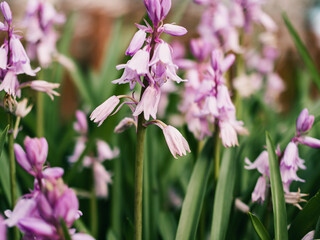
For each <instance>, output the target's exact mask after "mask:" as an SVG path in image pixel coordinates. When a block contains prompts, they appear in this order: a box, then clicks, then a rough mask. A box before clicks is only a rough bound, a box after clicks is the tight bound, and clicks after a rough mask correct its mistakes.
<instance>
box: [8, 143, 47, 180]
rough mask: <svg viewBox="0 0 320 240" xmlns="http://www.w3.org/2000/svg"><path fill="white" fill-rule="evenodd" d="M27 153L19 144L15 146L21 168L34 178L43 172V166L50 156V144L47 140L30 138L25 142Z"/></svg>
mask: <svg viewBox="0 0 320 240" xmlns="http://www.w3.org/2000/svg"><path fill="white" fill-rule="evenodd" d="M24 146H25V149H26V152H24V151H23V149H22V147H21V146H20V145H19V144H14V151H15V155H16V159H17V161H18V163H19V164H20V166H21V167H22V168H23V169H24V170H26V171H27V172H28V173H29V174H31V175H33V176H38V175H39V174H41V172H42V168H43V164H44V162H45V161H46V159H47V155H48V143H47V141H46V139H45V138H30V137H26V138H25V140H24Z"/></svg>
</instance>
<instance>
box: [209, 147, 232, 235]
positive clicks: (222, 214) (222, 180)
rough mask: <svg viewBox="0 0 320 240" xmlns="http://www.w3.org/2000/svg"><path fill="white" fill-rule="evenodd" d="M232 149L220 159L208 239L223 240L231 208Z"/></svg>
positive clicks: (227, 150) (226, 151)
mask: <svg viewBox="0 0 320 240" xmlns="http://www.w3.org/2000/svg"><path fill="white" fill-rule="evenodd" d="M233 151H234V150H233V149H226V150H225V152H224V155H223V158H222V164H221V169H220V173H219V178H218V183H217V188H216V192H215V194H214V206H213V219H212V226H211V238H210V239H217V240H220V239H225V236H226V233H227V228H228V223H229V215H230V211H231V207H232V202H233V201H232V200H233V189H234V185H235V176H236V175H235V173H236V166H237V165H236V164H234V158H233V157H232V156H233V154H232V152H233Z"/></svg>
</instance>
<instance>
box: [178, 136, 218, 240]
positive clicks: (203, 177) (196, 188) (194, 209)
mask: <svg viewBox="0 0 320 240" xmlns="http://www.w3.org/2000/svg"><path fill="white" fill-rule="evenodd" d="M212 156H213V149H212V138H210V139H208V141H207V142H206V145H205V146H204V149H203V150H202V153H201V155H200V157H199V159H198V160H197V161H196V163H195V166H194V169H193V172H192V176H191V178H190V182H189V184H188V189H187V192H186V196H185V198H184V201H183V205H182V209H181V214H180V220H179V224H178V229H177V234H176V238H175V239H176V240H187V239H195V236H196V231H197V228H198V223H199V218H200V213H201V209H202V205H203V200H204V196H205V193H206V186H207V182H208V178H209V173H210V172H209V171H210V169H211V168H212V167H211V165H212V164H213V161H212Z"/></svg>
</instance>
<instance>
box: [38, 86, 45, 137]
mask: <svg viewBox="0 0 320 240" xmlns="http://www.w3.org/2000/svg"><path fill="white" fill-rule="evenodd" d="M43 110H44V102H43V93H42V92H37V136H38V137H39V138H40V137H43V136H44V112H43Z"/></svg>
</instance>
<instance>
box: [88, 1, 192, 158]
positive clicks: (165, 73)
mask: <svg viewBox="0 0 320 240" xmlns="http://www.w3.org/2000/svg"><path fill="white" fill-rule="evenodd" d="M144 4H145V6H146V8H147V12H148V16H149V19H150V20H151V22H152V26H151V25H150V24H149V23H148V22H147V21H145V25H140V24H136V26H137V28H138V29H139V30H138V31H137V32H136V33H135V35H134V36H133V38H132V40H131V42H130V45H129V47H128V49H127V50H126V55H130V56H132V58H131V59H130V60H129V61H128V62H127V63H126V64H121V65H118V66H117V69H124V72H123V74H122V76H121V77H120V78H119V79H117V80H114V81H113V83H117V84H126V83H129V85H130V89H131V90H133V89H134V88H135V86H136V85H137V84H138V85H140V86H141V88H142V90H141V96H140V99H139V100H138V99H135V98H134V95H132V96H127V95H121V96H112V97H110V98H109V99H107V100H106V101H105V102H104V103H102V104H101V105H100V106H98V107H97V108H96V109H95V110H94V111H93V112H92V114H91V116H90V118H91V120H93V121H94V122H95V123H99V126H100V125H101V124H102V122H103V121H104V120H105V119H106V118H107V117H108V116H110V115H111V114H112V115H113V114H115V113H116V112H117V111H118V110H119V109H120V108H121V107H122V106H123V105H124V104H126V105H128V106H129V107H130V109H131V110H132V113H133V114H132V115H133V118H130V119H128V118H126V119H125V120H123V121H121V122H120V125H119V126H117V127H116V130H117V131H119V130H120V131H122V130H124V129H126V128H127V126H126V124H128V125H130V126H131V125H135V126H137V121H138V116H139V115H140V114H143V116H144V120H145V121H148V122H146V123H145V124H144V126H148V125H150V124H156V125H158V126H162V130H163V133H164V135H165V138H166V141H167V143H168V146H169V148H170V151H171V153H172V154H173V156H174V157H175V156H176V154H178V155H180V156H181V155H182V154H185V153H186V151H190V149H189V146H188V144H180V143H177V142H176V141H181V137H182V135H181V134H180V133H179V134H180V135H181V136H180V135H179V134H177V132H178V130H175V131H169V130H168V128H167V127H163V126H167V125H165V124H161V123H160V121H159V120H156V117H157V116H156V115H157V111H158V105H159V102H160V97H161V88H162V86H163V85H164V84H166V82H167V81H173V82H177V83H180V82H182V81H185V80H183V79H181V78H180V77H179V76H178V75H177V73H176V70H177V69H178V66H177V65H176V64H174V63H173V58H172V54H173V50H172V48H171V46H170V45H169V44H168V43H167V42H165V41H164V40H163V39H161V38H160V36H161V34H162V33H166V34H169V35H172V36H182V35H184V34H186V33H187V30H186V29H185V28H183V27H181V26H178V25H175V24H163V21H164V19H165V18H166V16H167V14H168V12H169V10H170V8H171V0H144ZM123 98H124V99H126V101H124V102H123V103H120V100H121V99H123ZM117 107H118V108H117ZM116 108H117V109H116ZM115 109H116V110H115ZM150 117H152V118H153V119H154V120H150ZM171 128H173V127H171V126H170V129H171ZM178 135H179V136H178ZM182 138H183V137H182ZM169 139H171V140H170V141H169ZM183 140H184V141H185V139H184V138H183ZM184 141H183V142H184Z"/></svg>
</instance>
